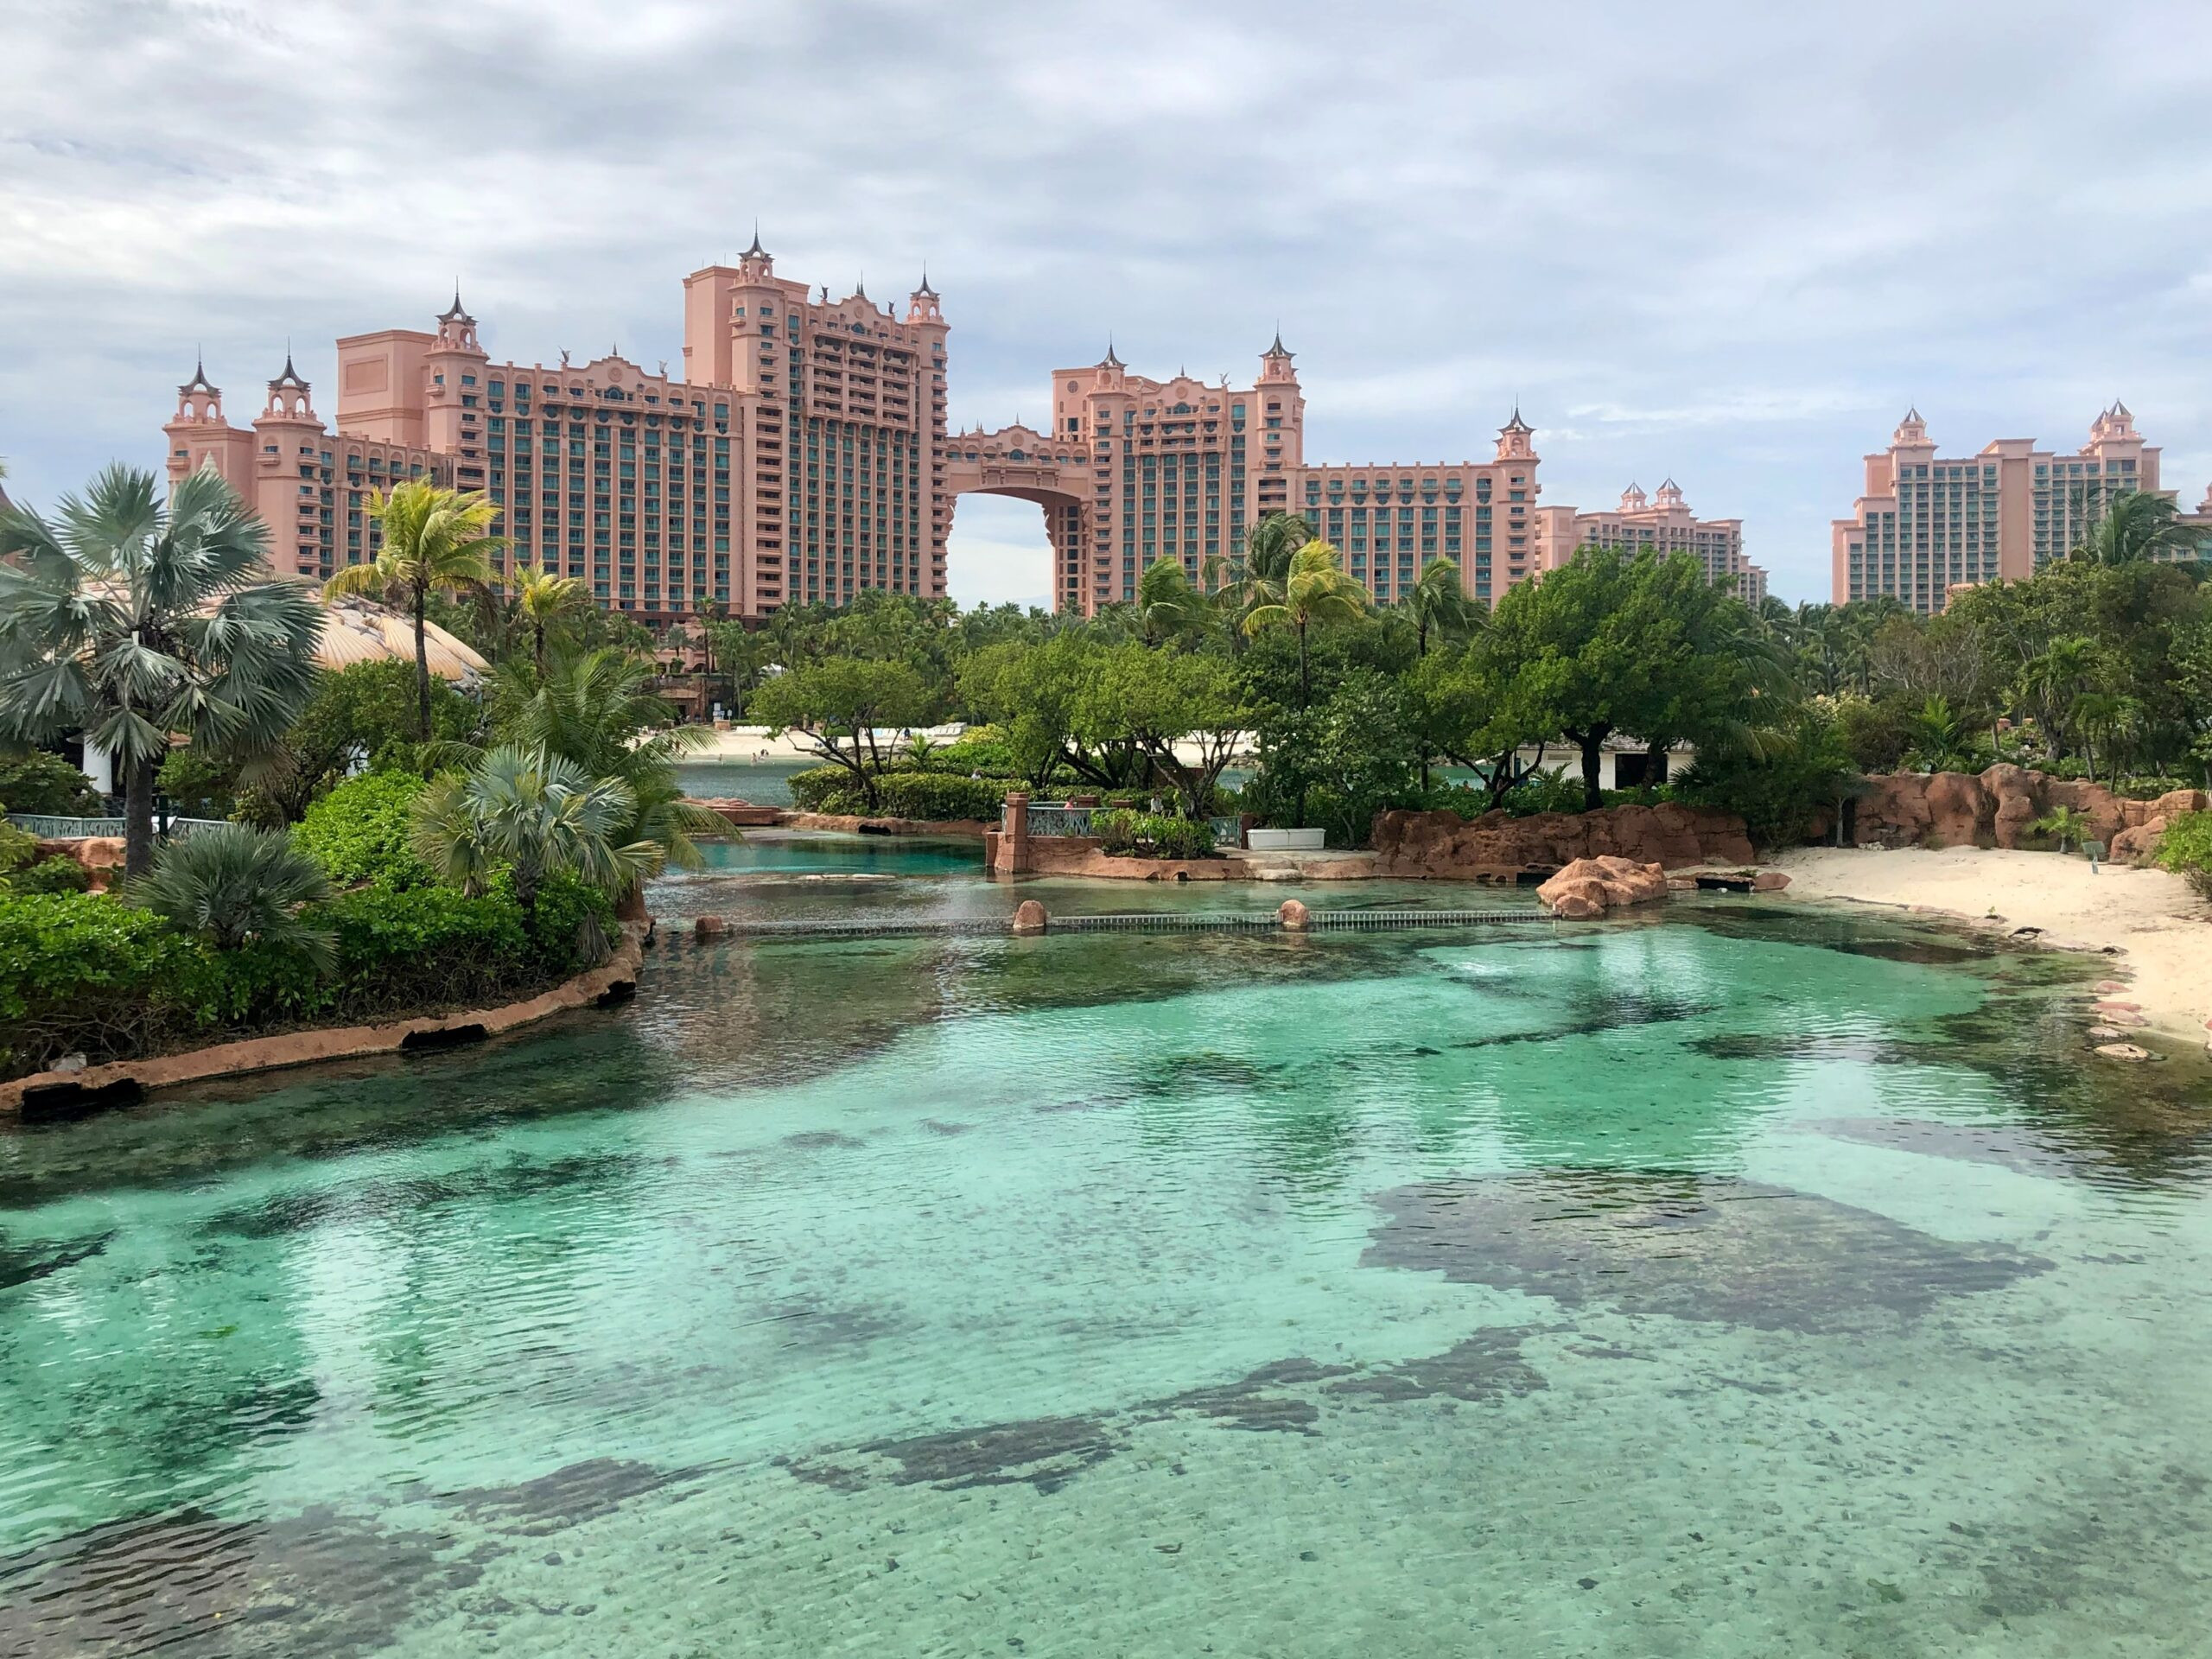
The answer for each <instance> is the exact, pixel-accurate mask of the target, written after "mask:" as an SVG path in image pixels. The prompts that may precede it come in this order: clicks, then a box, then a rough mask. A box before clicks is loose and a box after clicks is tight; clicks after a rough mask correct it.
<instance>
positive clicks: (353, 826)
mask: <svg viewBox="0 0 2212 1659" xmlns="http://www.w3.org/2000/svg"><path fill="white" fill-rule="evenodd" d="M424 787H425V785H423V780H422V779H420V778H418V777H416V775H415V774H414V773H413V772H367V773H365V774H364V775H362V776H361V777H359V778H349V779H346V781H345V782H344V783H342V784H340V785H338V787H337V788H335V789H334V790H332V791H330V793H329V794H327V795H326V796H324V797H323V798H321V800H319V801H317V802H316V803H315V804H314V805H313V806H311V807H309V808H308V811H307V816H306V817H303V818H302V819H301V820H300V822H299V823H297V824H296V826H294V828H293V830H292V844H293V845H294V846H295V847H297V848H298V849H300V850H301V851H302V852H303V853H305V854H307V855H308V857H310V858H312V859H314V860H315V862H316V863H318V864H320V865H321V866H322V868H323V869H324V871H325V872H326V873H327V874H328V875H329V877H330V879H331V881H332V882H333V884H334V885H335V886H338V887H361V886H364V885H369V884H373V885H375V886H378V887H427V886H429V881H430V872H429V868H427V867H426V866H425V865H424V864H423V861H421V860H420V859H418V858H416V856H415V852H414V849H413V848H412V846H411V845H410V842H409V839H408V837H409V834H410V828H411V825H410V813H411V812H412V810H413V809H414V805H415V802H416V798H417V797H419V796H420V795H421V794H422V793H423V788H424Z"/></svg>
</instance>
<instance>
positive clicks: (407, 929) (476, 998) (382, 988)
mask: <svg viewBox="0 0 2212 1659" xmlns="http://www.w3.org/2000/svg"><path fill="white" fill-rule="evenodd" d="M316 918H317V919H318V920H319V921H321V923H322V924H323V925H325V926H327V927H329V928H331V929H332V930H333V931H335V933H336V934H337V936H338V968H337V971H336V972H335V973H334V975H333V976H331V981H330V991H329V995H328V1000H327V1007H328V1009H329V1011H330V1012H331V1013H332V1014H334V1016H335V1017H337V1018H339V1019H341V1020H365V1019H370V1018H373V1017H375V1016H378V1015H380V1014H400V1013H405V1012H408V1011H410V1010H413V1009H416V1008H423V1007H449V1006H452V1005H454V1004H475V1003H482V1002H496V1001H500V1000H502V994H503V993H505V991H508V990H510V989H512V988H515V987H517V986H518V985H521V984H523V983H524V982H530V981H531V980H534V979H536V978H537V977H540V976H539V975H538V973H537V961H538V952H537V948H536V945H535V944H534V942H533V941H532V940H531V937H530V935H529V933H528V931H526V930H525V929H524V925H523V915H522V906H520V905H518V904H517V903H516V902H515V900H514V897H513V895H512V893H508V892H504V891H494V892H491V893H485V894H484V895H483V896H482V897H480V898H476V899H471V898H468V897H467V896H466V895H464V894H462V893H459V892H458V891H456V890H455V889H454V888H452V887H404V888H394V887H362V888H359V889H357V890H356V891H354V892H352V893H340V894H339V895H338V897H337V898H335V899H332V900H331V901H330V903H328V904H327V905H325V906H319V907H318V908H317V911H316Z"/></svg>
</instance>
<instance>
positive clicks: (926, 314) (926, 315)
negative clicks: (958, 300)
mask: <svg viewBox="0 0 2212 1659" xmlns="http://www.w3.org/2000/svg"><path fill="white" fill-rule="evenodd" d="M906 321H909V322H943V321H944V311H943V309H942V308H939V306H938V293H937V290H936V289H933V288H931V286H930V268H929V267H928V266H927V265H924V266H923V267H922V284H921V286H920V287H919V288H917V289H915V290H914V291H913V292H912V294H909V295H908V296H906Z"/></svg>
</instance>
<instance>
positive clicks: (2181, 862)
mask: <svg viewBox="0 0 2212 1659" xmlns="http://www.w3.org/2000/svg"><path fill="white" fill-rule="evenodd" d="M2158 863H2159V866H2160V868H2164V869H2169V870H2171V871H2173V872H2174V873H2175V874H2177V875H2180V876H2183V877H2186V878H2187V880H2188V881H2189V885H2190V887H2191V888H2192V889H2193V890H2194V891H2196V892H2197V893H2202V894H2203V895H2205V896H2206V897H2208V898H2212V812H2177V813H2176V814H2175V815H2174V816H2173V817H2172V818H2171V819H2169V820H2168V821H2167V823H2166V833H2165V834H2164V835H2163V836H2159V837H2158Z"/></svg>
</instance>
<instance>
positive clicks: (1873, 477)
mask: <svg viewBox="0 0 2212 1659" xmlns="http://www.w3.org/2000/svg"><path fill="white" fill-rule="evenodd" d="M2134 490H2145V491H2150V492H2152V493H2158V494H2163V495H2164V496H2165V497H2166V498H2167V499H2169V500H2171V499H2173V494H2174V493H2173V492H2172V491H2171V490H2165V491H2161V490H2159V488H2158V449H2157V448H2155V447H2154V446H2152V445H2150V444H2146V443H2145V442H2143V439H2142V436H2141V435H2139V433H2138V432H2137V431H2136V430H2135V417H2134V416H2132V415H2130V414H2129V413H2128V410H2127V405H2126V404H2119V403H2115V404H2113V406H2112V407H2111V408H2110V409H2107V410H2101V411H2099V413H2098V415H2097V417H2096V419H2094V421H2092V422H2090V423H2089V441H2088V443H2086V444H2084V445H2083V446H2082V448H2079V449H2077V450H2075V451H2074V452H2073V453H2072V454H2055V453H2053V452H2052V451H2050V450H2048V449H2038V448H2036V444H2035V440H2034V439H2033V438H1999V439H1998V440H1997V441H1996V442H1993V443H1990V444H1987V445H1986V446H1984V448H1982V450H1981V453H1980V454H1976V455H1971V456H1960V457H1955V458H1952V459H1948V460H1947V459H1945V458H1944V457H1942V456H1940V455H1938V454H1936V443H1935V440H1933V439H1932V438H1930V437H1929V435H1928V423H1926V422H1925V421H1923V420H1922V419H1921V418H1920V411H1919V410H1917V409H1911V410H1906V411H1905V416H1904V420H1902V421H1900V422H1899V423H1897V430H1896V431H1895V432H1894V433H1892V434H1891V438H1890V447H1889V448H1888V449H1886V450H1885V451H1884V452H1883V453H1882V454H1877V455H1869V456H1867V457H1866V493H1864V494H1863V495H1861V496H1860V497H1859V499H1858V501H1857V502H1856V503H1855V504H1854V505H1853V512H1852V516H1851V517H1850V518H1838V519H1836V520H1834V523H1833V525H1832V527H1831V531H1830V557H1831V560H1832V563H1833V571H1832V574H1833V578H1834V601H1835V602H1836V603H1837V604H1839V605H1843V604H1847V603H1849V602H1850V601H1853V600H1864V599H1872V598H1875V597H1876V596H1878V595H1879V594H1888V595H1890V596H1891V597H1892V598H1894V599H1896V600H1897V601H1900V602H1902V603H1903V604H1904V605H1905V606H1907V607H1910V608H1911V609H1913V610H1916V611H1919V612H1921V613H1923V614H1926V613H1934V612H1936V611H1940V610H1942V608H1943V607H1945V606H1946V605H1948V603H1949V602H1950V597H1951V594H1952V593H1953V591H1954V590H1955V589H1957V588H1970V587H1974V586H1975V585H1977V584H1978V583H1980V582H1998V581H2004V582H2018V581H2019V580H2021V579H2022V578H2024V577H2027V576H2031V575H2035V573H2036V572H2037V570H2038V569H2041V568H2042V567H2043V566H2044V564H2046V563H2049V562H2050V560H2052V559H2054V558H2059V557H2063V556H2064V555H2065V554H2066V552H2067V550H2069V549H2070V548H2072V547H2073V546H2074V545H2075V543H2076V542H2078V541H2079V540H2080V539H2081V537H2082V532H2083V531H2086V530H2088V528H2089V526H2090V525H2091V524H2094V523H2095V522H2096V520H2097V518H2098V517H2099V516H2100V515H2101V513H2102V512H2103V511H2104V508H2105V505H2106V503H2107V502H2108V501H2110V500H2111V499H2112V498H2113V497H2114V496H2115V495H2121V494H2125V493H2128V492H2130V491H2134ZM2182 518H2183V522H2184V523H2187V524H2197V525H2201V526H2202V529H2203V531H2204V535H2205V539H2206V543H2207V545H2208V546H2212V493H2208V494H2207V496H2206V498H2205V501H2204V504H2203V505H2202V506H2201V507H2199V508H2198V509H2197V511H2196V512H2194V513H2184V514H2183V515H2182Z"/></svg>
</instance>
